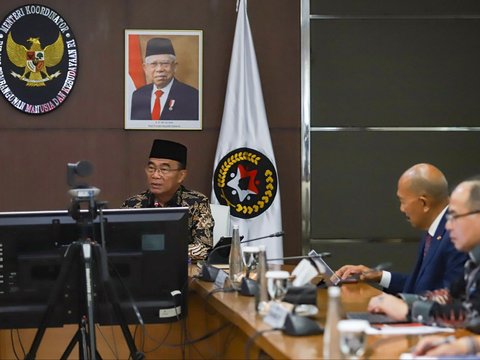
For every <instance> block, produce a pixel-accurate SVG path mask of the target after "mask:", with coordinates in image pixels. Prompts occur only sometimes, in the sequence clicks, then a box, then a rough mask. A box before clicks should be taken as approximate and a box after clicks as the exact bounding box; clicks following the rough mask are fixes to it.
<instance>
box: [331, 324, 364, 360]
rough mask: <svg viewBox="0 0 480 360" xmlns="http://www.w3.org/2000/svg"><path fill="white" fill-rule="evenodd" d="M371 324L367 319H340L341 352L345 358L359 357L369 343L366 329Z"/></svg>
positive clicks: (338, 327)
mask: <svg viewBox="0 0 480 360" xmlns="http://www.w3.org/2000/svg"><path fill="white" fill-rule="evenodd" d="M369 326H370V324H369V322H368V321H367V320H353V319H352V320H340V321H339V322H338V325H337V329H338V332H339V334H340V340H339V341H340V352H341V353H342V356H343V358H344V359H352V360H354V359H359V358H360V357H361V356H362V355H363V354H364V353H365V348H366V344H367V335H366V333H365V331H366V330H367V328H368V327H369Z"/></svg>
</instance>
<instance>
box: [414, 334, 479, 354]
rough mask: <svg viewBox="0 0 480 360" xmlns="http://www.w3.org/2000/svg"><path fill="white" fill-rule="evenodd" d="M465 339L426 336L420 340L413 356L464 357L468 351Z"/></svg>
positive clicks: (468, 346)
mask: <svg viewBox="0 0 480 360" xmlns="http://www.w3.org/2000/svg"><path fill="white" fill-rule="evenodd" d="M468 341H469V340H468V339H467V338H466V337H463V338H460V339H456V340H455V339H452V337H450V336H449V337H445V336H439V335H433V336H427V337H425V338H423V339H421V340H420V341H419V342H418V344H417V346H415V350H414V351H413V352H412V354H413V355H415V356H418V355H427V356H452V355H465V354H468V352H469V350H470V344H469V343H468Z"/></svg>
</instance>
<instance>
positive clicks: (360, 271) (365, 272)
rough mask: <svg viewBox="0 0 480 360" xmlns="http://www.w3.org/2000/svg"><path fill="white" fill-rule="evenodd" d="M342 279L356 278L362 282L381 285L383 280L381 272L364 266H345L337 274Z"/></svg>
mask: <svg viewBox="0 0 480 360" xmlns="http://www.w3.org/2000/svg"><path fill="white" fill-rule="evenodd" d="M335 273H336V274H337V275H338V276H339V277H340V278H341V279H346V278H348V277H350V276H356V277H358V279H359V280H361V281H372V282H376V283H379V282H380V280H381V278H382V271H381V270H374V269H370V268H368V267H366V266H364V265H344V266H342V267H341V268H340V269H338V270H337V271H336V272H335Z"/></svg>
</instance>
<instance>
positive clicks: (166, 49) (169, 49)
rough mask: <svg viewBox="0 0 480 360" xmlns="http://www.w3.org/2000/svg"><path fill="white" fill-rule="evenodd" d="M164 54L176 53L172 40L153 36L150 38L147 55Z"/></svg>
mask: <svg viewBox="0 0 480 360" xmlns="http://www.w3.org/2000/svg"><path fill="white" fill-rule="evenodd" d="M164 54H169V55H175V50H174V49H173V45H172V41H171V40H170V39H167V38H153V39H150V40H148V42H147V51H146V52H145V57H147V56H151V55H164Z"/></svg>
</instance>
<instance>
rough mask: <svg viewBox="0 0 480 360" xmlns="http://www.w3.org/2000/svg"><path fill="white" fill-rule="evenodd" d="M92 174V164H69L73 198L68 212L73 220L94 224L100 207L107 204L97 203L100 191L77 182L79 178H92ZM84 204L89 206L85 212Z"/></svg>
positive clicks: (68, 176) (81, 162)
mask: <svg viewBox="0 0 480 360" xmlns="http://www.w3.org/2000/svg"><path fill="white" fill-rule="evenodd" d="M92 172H93V166H92V164H91V163H90V162H88V161H85V160H82V161H79V162H77V163H68V164H67V184H68V186H69V187H70V190H69V191H68V193H69V194H70V196H71V197H72V202H71V205H70V208H69V209H68V212H69V214H70V216H71V217H72V218H73V219H75V220H77V221H79V222H83V223H89V222H92V221H93V220H94V219H95V218H96V217H97V214H98V209H99V207H101V206H104V205H105V203H101V202H98V201H96V197H97V195H98V194H100V189H98V188H96V187H90V186H88V184H87V183H85V182H78V181H77V178H76V177H77V176H80V177H86V176H90V175H91V174H92ZM82 204H86V206H87V208H86V209H83V211H82Z"/></svg>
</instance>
